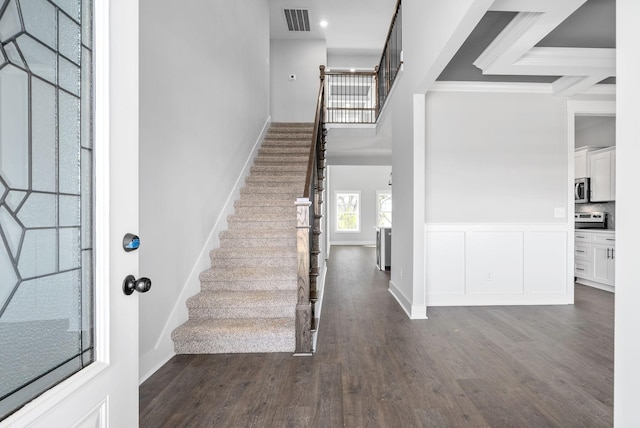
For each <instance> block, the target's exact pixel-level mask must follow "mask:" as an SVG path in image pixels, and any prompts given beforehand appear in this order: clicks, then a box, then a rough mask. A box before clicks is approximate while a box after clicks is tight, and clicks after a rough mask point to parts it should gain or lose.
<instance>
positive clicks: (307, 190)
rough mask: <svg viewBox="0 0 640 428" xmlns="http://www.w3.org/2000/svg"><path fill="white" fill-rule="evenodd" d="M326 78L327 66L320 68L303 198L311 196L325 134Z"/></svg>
mask: <svg viewBox="0 0 640 428" xmlns="http://www.w3.org/2000/svg"><path fill="white" fill-rule="evenodd" d="M324 76H325V66H324V65H321V66H320V89H319V90H318V100H317V102H316V116H315V119H314V122H313V136H312V138H313V140H312V141H311V150H310V151H309V161H308V163H307V176H306V180H305V184H304V193H303V194H302V196H303V197H305V198H308V197H310V196H311V186H312V185H313V170H314V168H313V165H314V164H315V160H316V146H317V145H318V133H319V132H324V131H323V130H321V128H320V126H321V125H322V115H323V113H324V112H323V105H324Z"/></svg>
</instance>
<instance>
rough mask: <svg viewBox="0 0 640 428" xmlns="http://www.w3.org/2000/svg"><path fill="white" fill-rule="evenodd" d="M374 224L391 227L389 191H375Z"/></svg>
mask: <svg viewBox="0 0 640 428" xmlns="http://www.w3.org/2000/svg"><path fill="white" fill-rule="evenodd" d="M376 225H377V226H378V227H391V192H389V191H386V190H378V191H377V192H376Z"/></svg>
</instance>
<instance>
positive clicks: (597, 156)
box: [576, 147, 616, 202]
mask: <svg viewBox="0 0 640 428" xmlns="http://www.w3.org/2000/svg"><path fill="white" fill-rule="evenodd" d="M588 160H589V162H588V166H589V169H590V171H589V172H590V177H591V197H590V200H591V202H606V201H614V200H615V199H616V148H615V147H608V148H606V149H601V150H596V151H593V152H591V153H589V156H588ZM576 169H577V166H576Z"/></svg>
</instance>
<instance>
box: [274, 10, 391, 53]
mask: <svg viewBox="0 0 640 428" xmlns="http://www.w3.org/2000/svg"><path fill="white" fill-rule="evenodd" d="M269 4H270V29H271V38H272V39H322V40H326V42H327V51H328V53H329V54H332V53H346V52H353V53H356V54H363V53H364V54H371V53H376V54H377V53H381V52H382V48H383V46H384V42H385V39H386V37H387V32H388V30H389V24H390V23H391V17H392V15H393V12H394V10H395V7H396V0H269ZM283 9H308V10H309V21H310V22H309V23H310V27H311V31H309V32H290V31H289V30H288V28H287V23H286V21H285V18H284V12H283ZM321 20H326V21H327V22H328V24H329V25H328V26H327V27H326V28H320V25H319V22H320V21H321Z"/></svg>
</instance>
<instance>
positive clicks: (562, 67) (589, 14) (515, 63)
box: [269, 0, 615, 96]
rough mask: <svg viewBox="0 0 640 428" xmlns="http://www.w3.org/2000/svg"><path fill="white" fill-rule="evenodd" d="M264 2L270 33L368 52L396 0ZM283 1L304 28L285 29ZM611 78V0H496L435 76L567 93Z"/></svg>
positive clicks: (378, 44) (380, 37)
mask: <svg viewBox="0 0 640 428" xmlns="http://www.w3.org/2000/svg"><path fill="white" fill-rule="evenodd" d="M269 3H270V24H271V38H272V39H305V38H306V39H324V40H326V43H327V51H328V53H329V54H332V53H345V52H347V53H349V52H351V53H354V54H370V55H374V56H376V55H378V54H379V53H380V52H381V50H382V45H383V43H384V39H385V37H386V33H387V30H388V26H389V22H390V19H391V16H392V13H393V10H394V7H395V4H396V0H270V2H269ZM288 8H293V9H296V8H297V9H304V10H307V11H308V16H309V24H310V31H307V32H300V31H297V32H292V31H289V30H288V28H287V25H286V19H285V14H284V9H288ZM321 20H326V21H327V23H328V25H327V27H326V28H321V27H320V25H319V23H320V21H321ZM374 65H375V64H371V67H372V68H373V66H374ZM614 78H615V0H546V1H545V0H496V1H495V2H494V4H493V6H492V7H491V8H490V10H489V11H488V12H487V14H486V15H485V16H484V18H483V19H482V20H481V21H480V22H479V23H478V25H477V26H476V28H475V29H474V31H473V32H472V33H471V34H470V35H469V37H468V38H467V40H466V41H465V43H464V44H463V45H462V46H461V47H460V49H459V51H458V53H457V54H456V55H455V57H454V58H453V59H452V60H451V62H450V63H449V65H448V66H447V67H446V69H445V70H444V71H443V72H442V74H441V75H440V77H439V79H438V80H440V81H472V82H542V83H552V84H553V90H554V93H555V94H556V95H560V96H571V95H575V94H577V93H580V92H582V91H584V90H587V89H588V88H590V87H592V86H593V85H596V84H599V83H613V82H615V79H614Z"/></svg>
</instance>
